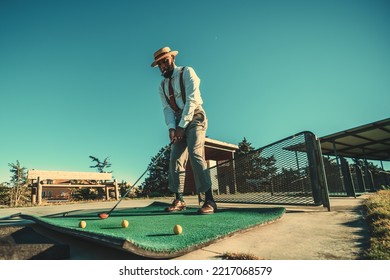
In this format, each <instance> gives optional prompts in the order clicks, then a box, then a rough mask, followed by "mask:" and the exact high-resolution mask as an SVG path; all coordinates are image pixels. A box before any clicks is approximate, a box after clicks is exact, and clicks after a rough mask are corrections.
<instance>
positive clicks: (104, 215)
mask: <svg viewBox="0 0 390 280" xmlns="http://www.w3.org/2000/svg"><path fill="white" fill-rule="evenodd" d="M172 143H173V142H171V143H169V145H168V146H167V147H166V148H165V149H164V150H163V151H162V152H161V153H160V155H159V156H158V157H157V158H156V159H155V160H154V162H153V163H155V162H157V160H159V159H160V157H161V156H162V155H163V154H165V152H166V151H167V150H168V149H169V148H170V147H171V146H172ZM152 166H153V164H150V165H149V166H148V168H146V170H145V171H144V173H142V175H141V176H140V177H139V178H138V179H137V181H135V183H134V184H133V186H132V187H131V188H129V189H128V190H127V192H126V193H125V194H124V195H123V196H122V197H121V199H120V200H119V201H118V202H117V203H116V204H115V205H114V207H112V209H111V210H110V211H108V212H107V213H104V212H103V213H100V214H98V216H99V218H100V219H107V218H108V217H109V216H110V214H111V213H112V211H114V209H115V208H116V207H117V206H118V205H119V203H121V201H122V200H123V199H124V198H125V197H126V196H127V195H128V194H129V192H130V191H131V190H132V189H133V188H134V187H135V186H136V185H137V183H138V181H139V180H141V178H142V177H143V176H144V175H145V174H146V172H148V171H149V169H150V167H152Z"/></svg>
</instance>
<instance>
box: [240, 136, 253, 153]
mask: <svg viewBox="0 0 390 280" xmlns="http://www.w3.org/2000/svg"><path fill="white" fill-rule="evenodd" d="M254 149H255V148H254V147H252V143H250V142H248V140H246V138H245V137H244V139H243V140H242V141H241V142H240V143H238V150H236V155H237V156H238V157H239V156H241V155H246V154H248V153H250V152H251V151H253V150H254Z"/></svg>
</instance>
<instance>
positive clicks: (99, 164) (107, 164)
mask: <svg viewBox="0 0 390 280" xmlns="http://www.w3.org/2000/svg"><path fill="white" fill-rule="evenodd" d="M89 158H90V159H91V160H92V162H95V163H96V164H95V165H91V166H90V168H96V169H97V170H98V171H99V172H100V173H111V172H112V171H106V170H105V169H106V168H110V167H111V163H110V162H109V161H108V157H106V158H105V159H104V160H103V161H100V160H99V159H98V158H97V157H94V156H89Z"/></svg>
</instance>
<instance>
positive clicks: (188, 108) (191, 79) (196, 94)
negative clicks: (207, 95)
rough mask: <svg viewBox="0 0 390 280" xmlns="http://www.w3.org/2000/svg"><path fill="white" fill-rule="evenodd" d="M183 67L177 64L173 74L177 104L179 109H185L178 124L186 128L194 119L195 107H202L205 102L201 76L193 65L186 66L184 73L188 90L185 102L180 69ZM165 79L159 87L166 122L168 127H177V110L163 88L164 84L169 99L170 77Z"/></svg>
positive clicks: (185, 85)
mask: <svg viewBox="0 0 390 280" xmlns="http://www.w3.org/2000/svg"><path fill="white" fill-rule="evenodd" d="M182 68H183V67H180V66H175V68H174V70H173V74H172V87H173V91H174V95H175V100H176V104H177V106H178V107H179V109H181V110H182V111H183V113H182V115H181V119H180V122H179V124H178V126H180V127H182V128H186V127H187V125H188V124H189V122H190V121H192V117H193V116H194V111H195V109H196V108H198V107H201V105H202V104H203V100H202V97H201V95H200V90H199V85H200V79H199V77H198V76H197V75H196V73H195V71H194V69H192V68H191V67H185V70H184V73H183V81H184V87H185V91H186V102H185V104H184V103H183V99H182V95H181V90H180V70H181V69H182ZM163 81H164V82H163V83H160V87H159V89H160V97H161V102H162V106H163V112H164V117H165V123H166V125H167V126H168V129H171V128H173V129H176V121H175V111H173V110H172V108H171V106H170V105H169V104H168V102H167V100H166V98H165V97H164V91H163V89H162V86H164V90H165V94H166V96H167V97H168V100H169V78H167V79H164V80H163Z"/></svg>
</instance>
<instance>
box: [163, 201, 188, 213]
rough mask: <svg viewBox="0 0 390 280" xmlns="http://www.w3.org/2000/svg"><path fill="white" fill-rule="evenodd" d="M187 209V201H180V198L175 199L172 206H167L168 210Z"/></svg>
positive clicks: (166, 209)
mask: <svg viewBox="0 0 390 280" xmlns="http://www.w3.org/2000/svg"><path fill="white" fill-rule="evenodd" d="M182 210H186V203H185V202H184V201H180V200H178V199H175V200H174V201H173V202H172V204H171V206H169V207H167V208H165V211H166V212H176V211H182Z"/></svg>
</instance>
